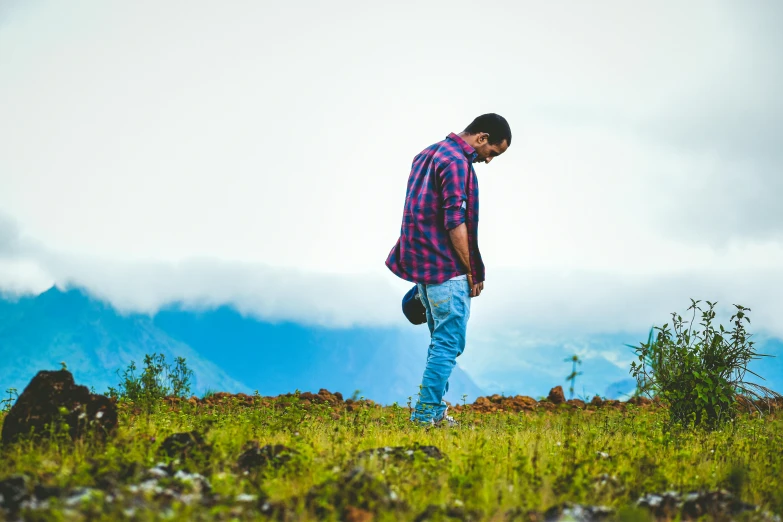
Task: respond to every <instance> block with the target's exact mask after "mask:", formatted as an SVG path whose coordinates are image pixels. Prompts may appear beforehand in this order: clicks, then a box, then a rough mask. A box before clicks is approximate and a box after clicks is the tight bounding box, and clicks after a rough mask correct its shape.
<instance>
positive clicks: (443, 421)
mask: <svg viewBox="0 0 783 522" xmlns="http://www.w3.org/2000/svg"><path fill="white" fill-rule="evenodd" d="M432 424H433V425H434V426H446V427H449V428H456V427H457V426H459V422H457V421H455V420H454V417H452V416H451V415H446V414H445V413H444V414H443V417H441V418H440V419H438V420H436V421H433V422H432Z"/></svg>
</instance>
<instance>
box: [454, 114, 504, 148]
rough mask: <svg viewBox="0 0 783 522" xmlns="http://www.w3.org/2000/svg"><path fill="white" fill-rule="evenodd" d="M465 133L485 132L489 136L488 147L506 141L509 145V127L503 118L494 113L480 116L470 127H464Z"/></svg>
mask: <svg viewBox="0 0 783 522" xmlns="http://www.w3.org/2000/svg"><path fill="white" fill-rule="evenodd" d="M465 132H467V133H468V134H478V133H479V132H486V133H487V134H489V144H490V145H497V144H499V143H503V140H506V141H507V142H508V144H509V145H511V127H509V126H508V122H507V121H506V119H505V118H504V117H503V116H501V115H499V114H495V113H494V112H490V113H489V114H482V115H481V116H479V117H478V118H476V119H475V120H473V122H472V123H471V124H470V125H468V126H467V127H465Z"/></svg>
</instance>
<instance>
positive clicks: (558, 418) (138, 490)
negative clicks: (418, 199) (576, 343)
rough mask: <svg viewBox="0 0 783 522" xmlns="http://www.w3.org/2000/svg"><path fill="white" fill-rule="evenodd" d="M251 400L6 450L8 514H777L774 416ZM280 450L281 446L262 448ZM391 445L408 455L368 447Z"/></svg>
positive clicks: (138, 413) (129, 418) (782, 478)
mask: <svg viewBox="0 0 783 522" xmlns="http://www.w3.org/2000/svg"><path fill="white" fill-rule="evenodd" d="M253 402H254V404H253V405H252V406H248V405H246V404H244V403H241V401H238V400H235V399H233V398H231V397H225V398H223V400H219V401H213V402H212V403H205V402H204V401H200V402H196V401H191V402H190V403H189V402H186V401H182V402H178V403H175V404H168V403H165V402H159V403H156V404H155V405H154V406H153V407H152V408H151V409H152V411H150V412H145V411H143V410H142V409H140V408H135V407H133V406H132V405H127V404H126V405H121V408H120V410H121V411H120V425H119V429H118V431H117V433H116V434H115V435H114V436H113V437H111V438H110V439H109V440H108V441H107V442H106V443H100V442H98V441H92V442H90V441H78V442H76V443H72V442H70V441H65V440H57V439H55V440H50V441H46V442H43V443H39V444H37V445H32V444H31V443H28V442H22V443H16V444H12V445H8V446H6V447H2V448H0V461H1V462H2V465H0V484H2V483H3V482H2V481H3V479H6V480H5V484H6V494H5V495H6V497H8V496H9V495H11V494H12V493H10V492H8V487H9V484H11V483H12V482H11V481H9V478H10V477H16V478H15V479H11V480H16V481H17V482H16V483H17V484H22V483H23V490H24V492H27V494H28V495H29V500H28V501H27V502H22V503H21V506H20V508H19V509H20V511H18V512H17V513H11V512H9V511H6V512H5V516H6V518H7V519H8V520H12V519H15V518H14V517H22V518H23V519H25V520H118V519H129V520H159V519H174V520H206V519H224V520H266V519H288V520H351V521H367V520H544V519H545V518H546V519H551V518H553V517H555V518H556V514H557V512H559V511H561V510H562V509H563V508H564V507H565V508H567V507H569V504H564V503H572V504H579V505H582V506H603V507H604V508H609V509H604V510H595V511H593V512H585V511H584V510H582V511H581V512H577V513H576V515H579V513H582V515H583V519H588V518H589V517H590V516H592V517H593V518H595V519H598V518H602V517H603V518H604V519H612V520H650V519H652V516H651V514H654V513H656V510H655V509H652V510H651V509H648V508H644V507H638V505H637V504H638V501H639V499H640V498H642V497H644V496H645V495H648V494H663V493H665V492H667V491H673V492H680V493H687V492H692V491H695V492H708V491H713V492H714V491H715V490H718V489H725V490H727V491H728V492H730V493H732V494H733V498H734V506H735V508H736V506H737V505H739V504H738V501H742V502H744V503H748V504H752V505H755V506H757V508H758V509H756V510H755V511H754V510H752V509H749V510H748V511H745V512H744V513H742V514H739V515H734V516H732V518H734V519H749V520H751V519H752V520H763V519H770V520H771V519H773V518H771V517H772V515H771V514H774V513H777V514H781V513H783V449H782V448H783V419H781V418H780V416H777V417H776V416H774V415H773V416H767V417H764V418H759V417H758V416H753V415H747V414H746V415H743V416H742V417H741V418H740V419H739V420H738V421H737V422H736V423H734V424H733V425H731V426H730V427H728V428H726V429H724V430H721V431H715V432H711V433H706V432H700V431H685V432H680V433H668V434H667V433H664V431H663V429H662V426H663V424H664V420H665V418H666V416H665V411H662V410H660V409H656V408H651V407H636V406H633V405H628V406H627V407H625V408H624V409H622V410H620V409H616V408H595V409H580V408H573V407H570V406H568V405H562V406H560V407H558V408H555V409H554V411H545V410H540V411H535V412H525V413H509V412H495V413H477V412H475V411H471V408H470V407H469V406H468V407H467V408H462V409H461V411H459V412H456V414H455V417H456V418H457V420H458V421H459V422H460V423H461V425H460V427H457V428H430V429H424V428H419V427H414V426H412V425H411V424H410V422H409V421H408V416H409V410H408V408H407V407H398V406H391V407H383V408H381V407H378V406H376V405H373V404H371V403H362V402H352V403H348V404H346V403H345V402H342V401H340V402H339V403H337V404H317V403H313V402H312V401H309V400H307V401H304V400H301V399H300V398H298V397H296V396H290V397H281V398H275V399H263V400H262V399H261V398H256V399H255V400H254V401H253ZM349 402H350V401H349ZM191 431H195V432H196V433H197V435H192V436H190V437H184V439H183V440H184V442H183V444H182V445H180V446H178V447H175V446H172V445H171V444H170V443H169V444H167V445H165V444H164V441H165V439H166V438H167V437H168V436H170V435H171V434H173V433H179V432H191ZM200 435H202V436H203V439H204V441H203V444H202V443H201V441H200V440H199V436H200ZM194 437H195V439H194ZM194 440H195V442H194ZM274 444H280V445H283V446H285V448H280V447H278V448H275V450H269V449H264V450H259V449H255V450H254V449H253V448H263V447H264V446H265V445H274ZM429 446H434V448H436V449H433V448H428V447H429ZM384 447H402V448H403V449H401V450H393V451H390V452H388V451H387V453H386V454H385V457H384V453H383V452H381V453H376V454H373V453H372V452H370V453H369V454H367V453H365V454H361V453H360V452H362V451H365V450H371V449H374V448H384ZM164 448H167V449H168V453H166V452H164V451H163V449H164ZM417 448H419V449H417ZM248 450H250V451H249V452H248ZM410 450H413V451H410ZM243 453H244V454H245V455H244V457H242V455H243ZM241 457H242V458H241ZM240 461H242V464H243V465H242V466H240ZM164 464H165V465H164ZM156 465H158V467H157V468H156ZM19 476H23V477H24V478H23V479H20V478H19ZM1 495H3V492H2V486H0V496H1ZM713 496H715V494H714V495H713ZM718 496H720V495H718ZM47 498H48V500H47ZM693 498H695V496H694V497H691V500H693ZM716 498H717V497H716ZM6 502H8V499H6ZM651 502H652V503H653V504H654V505H655V503H656V501H654V500H653V501H651ZM661 502H662V503H663V504H666V502H667V500H666V498H664V499H663V500H662V501H661ZM698 502H701V501H697V504H698ZM705 502H706V501H705ZM691 504H693V502H691ZM746 507H748V508H750V506H746ZM664 508H665V506H661V505H658V507H657V514H658V518H662V517H663V518H668V517H678V516H682V512H683V511H682V509H681V507H680V506H677V507H671V508H670V509H668V511H666V509H664ZM574 509H575V508H574V506H571V510H570V511H568V510H566V512H565V513H564V514H561V516H563V517H566V518H567V516H568V515H569V514H571V515H573V513H574V512H575V511H574ZM690 509H691V511H693V509H696V512H697V514H698V513H700V512H701V513H703V512H704V511H705V510H709V509H713V508H709V507H703V506H702V507H699V506H696V508H694V507H693V505H691V508H690ZM714 509H717V508H714ZM727 509H729V508H726V507H725V506H724V507H723V508H720V510H722V511H725V510H727ZM548 510H549V512H548V513H547V511H548ZM685 510H686V511H687V510H688V506H685ZM699 510H701V511H699ZM0 513H2V512H1V511H0ZM545 514H546V517H545V516H544V515H545ZM686 514H687V513H686ZM724 514H725V513H724ZM2 516H3V515H2V514H0V518H2ZM727 516H728V515H727ZM584 517H588V518H584ZM721 517H722V515H721V516H718V517H715V516H713V515H709V514H708V515H707V518H708V519H712V518H718V519H721ZM574 518H577V519H578V518H579V516H575V517H574Z"/></svg>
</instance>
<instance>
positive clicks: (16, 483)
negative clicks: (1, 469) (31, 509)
mask: <svg viewBox="0 0 783 522" xmlns="http://www.w3.org/2000/svg"><path fill="white" fill-rule="evenodd" d="M29 498H30V495H29V494H28V493H27V479H26V478H25V477H23V476H22V475H14V476H11V477H8V478H7V479H4V480H0V510H3V509H4V510H6V511H9V512H10V513H12V514H16V513H17V512H18V511H19V507H20V506H21V504H22V502H24V501H25V500H27V499H29ZM0 513H2V511H0Z"/></svg>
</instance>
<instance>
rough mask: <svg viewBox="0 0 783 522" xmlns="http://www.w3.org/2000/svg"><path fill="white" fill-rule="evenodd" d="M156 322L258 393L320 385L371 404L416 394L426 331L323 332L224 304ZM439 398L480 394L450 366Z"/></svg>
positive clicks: (174, 311) (171, 313)
mask: <svg viewBox="0 0 783 522" xmlns="http://www.w3.org/2000/svg"><path fill="white" fill-rule="evenodd" d="M154 322H155V325H156V326H158V327H159V328H160V329H161V330H163V331H165V332H166V333H167V334H169V335H171V336H172V337H175V338H177V339H180V340H182V341H183V342H185V343H187V344H188V345H190V346H192V347H193V348H194V349H195V350H196V351H198V352H199V353H200V354H202V355H203V356H205V357H207V358H209V359H210V360H212V361H215V362H216V363H217V364H219V365H220V367H221V368H224V369H225V370H226V371H227V372H229V373H230V374H231V375H233V376H235V377H236V378H237V379H239V380H241V381H242V382H246V383H249V384H250V385H251V386H254V387H255V388H257V389H258V390H259V392H260V393H261V394H263V395H277V394H280V393H286V392H291V391H293V390H294V389H299V390H301V391H318V389H320V388H326V389H328V390H330V391H339V392H341V393H343V395H346V396H350V395H352V394H353V393H354V392H355V391H357V390H358V391H359V394H360V395H361V396H364V397H367V398H370V399H373V400H375V401H378V402H382V403H385V404H390V403H392V402H398V403H399V404H405V403H406V402H407V401H408V397H413V396H415V395H416V393H418V386H419V383H420V382H421V374H422V372H423V370H424V364H425V362H426V359H427V346H428V344H429V332H428V331H427V328H426V327H425V326H421V327H413V326H411V327H409V328H405V329H397V328H351V329H329V328H322V327H311V326H302V325H299V324H294V323H277V324H275V323H268V322H263V321H257V320H253V319H250V318H247V317H243V316H242V315H241V314H239V313H238V312H237V311H235V310H233V309H232V308H229V307H221V308H218V309H216V310H212V311H207V312H202V313H194V312H190V311H186V310H182V309H178V308H170V309H167V310H163V311H161V312H158V314H157V315H156V316H155V319H154ZM449 386H450V389H449V393H448V395H447V396H446V399H447V400H449V401H451V402H452V403H455V402H457V401H461V399H462V395H463V394H466V395H468V397H469V399H470V401H471V402H472V401H473V400H475V399H476V398H477V397H478V396H480V395H482V394H483V393H482V390H480V389H479V388H478V386H476V385H475V384H474V383H473V381H472V380H471V378H470V377H469V376H468V375H467V374H466V373H465V372H464V371H463V370H462V369H461V368H460V367H459V366H457V367H456V368H455V369H454V372H453V373H452V376H451V379H450V383H449Z"/></svg>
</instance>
